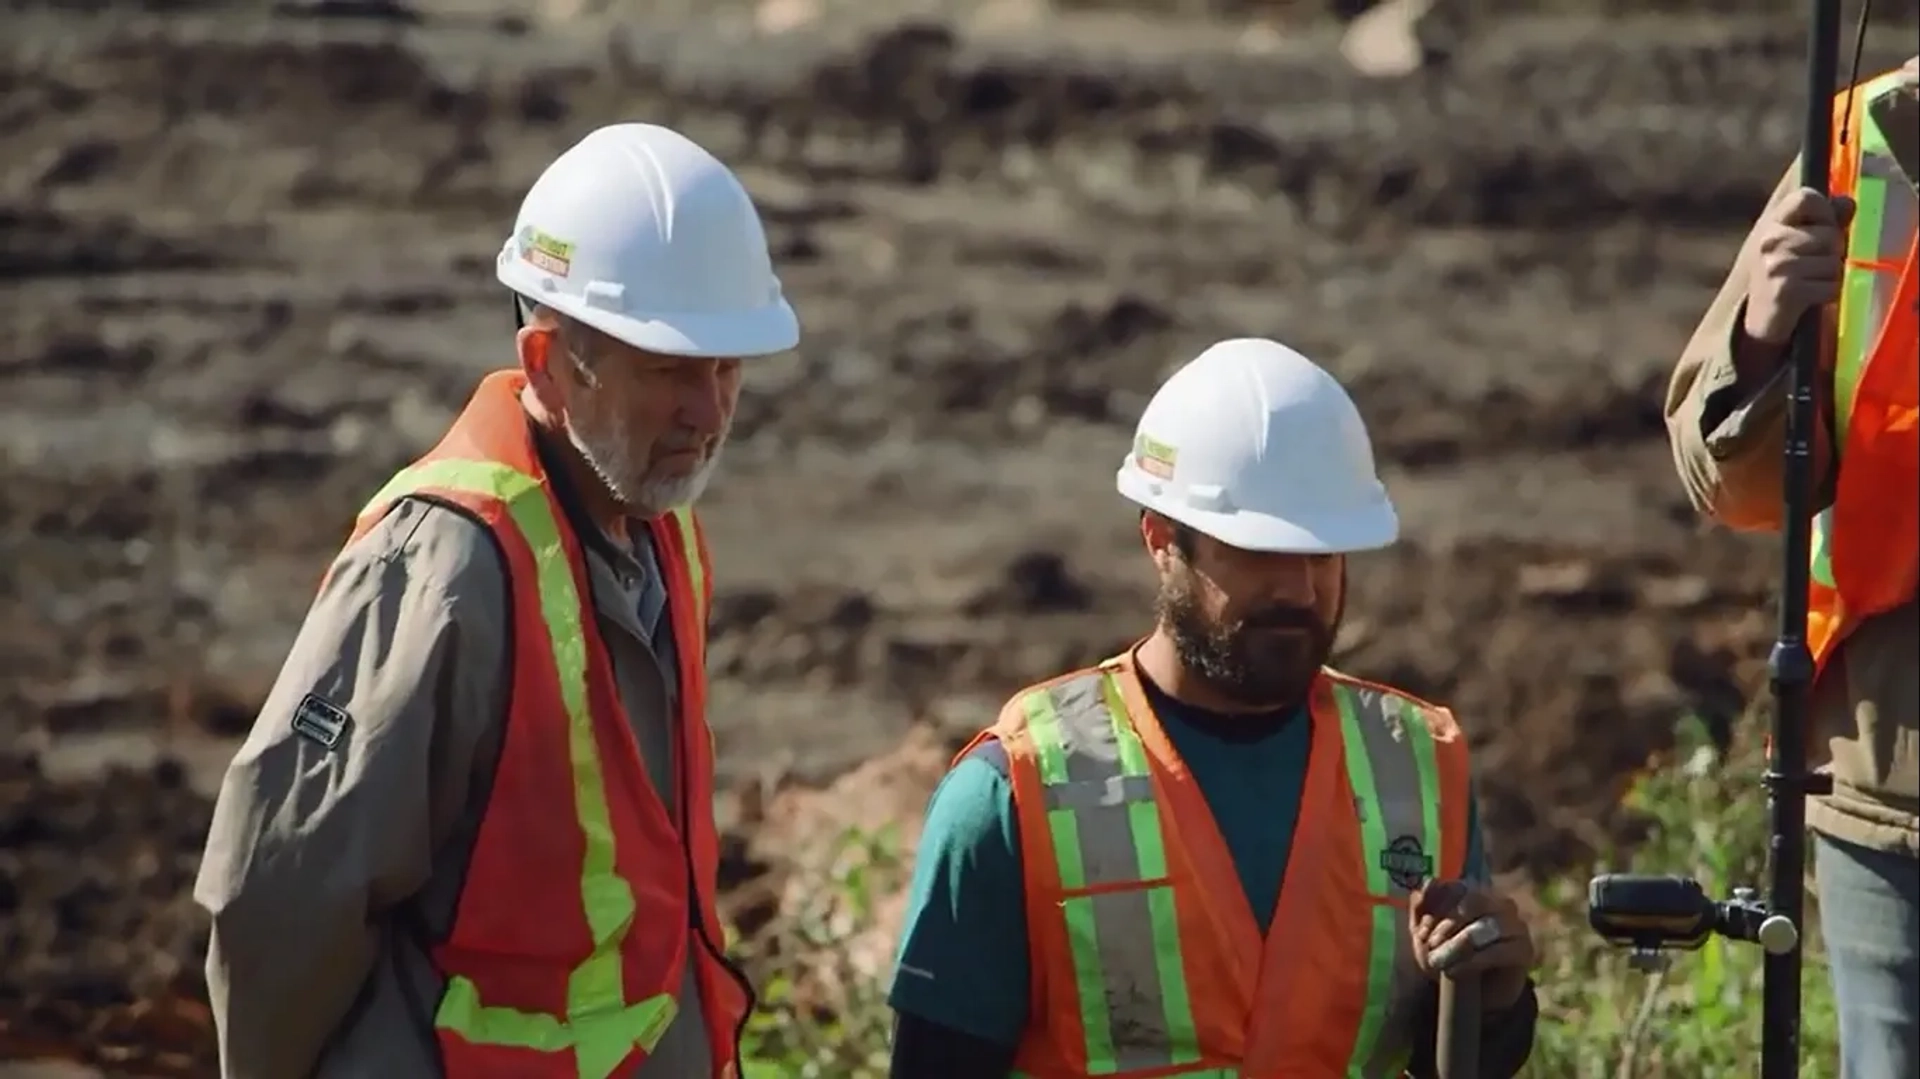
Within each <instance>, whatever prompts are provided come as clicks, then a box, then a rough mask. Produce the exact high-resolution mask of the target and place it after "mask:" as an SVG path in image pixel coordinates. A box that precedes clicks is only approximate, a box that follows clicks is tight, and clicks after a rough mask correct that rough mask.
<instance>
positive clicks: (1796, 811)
mask: <svg viewBox="0 0 1920 1079" xmlns="http://www.w3.org/2000/svg"><path fill="white" fill-rule="evenodd" d="M1812 8H1813V10H1812V14H1811V18H1810V21H1809V26H1808V35H1807V101H1806V106H1807V113H1806V128H1805V132H1804V135H1803V137H1802V139H1801V153H1800V186H1802V187H1807V188H1812V189H1813V190H1815V191H1820V192H1826V191H1827V190H1828V185H1829V183H1830V176H1829V168H1828V166H1829V163H1830V162H1829V155H1830V153H1831V152H1832V145H1833V96H1834V93H1835V91H1836V89H1837V88H1836V87H1835V85H1834V84H1835V82H1836V81H1837V79H1838V70H1839V51H1840V2H1839V0H1812ZM1822 325H1823V322H1822V318H1821V313H1820V312H1819V311H1813V312H1809V313H1808V314H1807V316H1806V317H1804V318H1802V319H1801V320H1800V325H1799V326H1798V327H1796V328H1795V330H1794V334H1793V344H1792V353H1791V355H1792V360H1791V363H1792V371H1791V374H1790V375H1789V378H1790V379H1791V381H1790V383H1789V404H1788V410H1787V437H1786V462H1785V468H1784V473H1785V478H1784V484H1783V486H1784V488H1785V490H1784V495H1785V500H1786V513H1785V521H1784V528H1783V532H1784V540H1785V542H1784V543H1783V544H1782V546H1783V547H1784V551H1783V552H1782V563H1783V564H1782V572H1781V596H1780V631H1779V634H1778V635H1777V636H1776V637H1775V639H1774V644H1773V652H1772V654H1771V655H1770V656H1768V659H1767V666H1768V673H1769V675H1770V676H1771V680H1772V685H1773V698H1774V711H1773V747H1772V751H1771V753H1770V755H1769V759H1768V761H1767V776H1766V783H1767V790H1768V794H1769V809H1770V811H1771V815H1772V826H1773V835H1772V850H1771V851H1770V852H1769V855H1770V857H1769V858H1768V869H1769V878H1768V889H1767V906H1768V908H1769V910H1770V912H1771V913H1773V914H1777V915H1782V916H1784V917H1786V918H1788V919H1790V920H1792V922H1793V924H1794V927H1795V928H1796V929H1800V930H1801V933H1800V937H1801V940H1802V941H1804V940H1805V939H1806V933H1805V930H1804V927H1803V926H1802V924H1801V923H1802V918H1803V916H1804V913H1805V898H1806V896H1805V891H1804V881H1805V878H1806V866H1807V838H1806V824H1807V806H1806V797H1807V794H1808V791H1809V789H1810V786H1811V784H1810V781H1809V776H1808V775H1807V730H1806V723H1807V693H1808V690H1809V689H1810V688H1811V685H1812V682H1813V653H1812V652H1811V650H1810V649H1808V647H1807V575H1808V556H1809V554H1810V551H1811V546H1812V515H1813V505H1812V503H1813V483H1814V477H1813V432H1814V422H1815V413H1814V383H1815V379H1816V378H1817V377H1818V374H1819V370H1820V359H1821V352H1822V345H1823V342H1822V336H1823V335H1822ZM1800 971H1801V949H1800V946H1796V947H1794V948H1792V949H1789V950H1788V951H1786V952H1785V953H1784V954H1779V955H1774V954H1771V953H1769V954H1768V956H1767V958H1766V967H1765V988H1764V989H1763V991H1762V1010H1763V1014H1764V1016H1765V1022H1766V1027H1765V1032H1764V1035H1763V1048H1762V1055H1761V1065H1760V1075H1761V1079H1799V1075H1800Z"/></svg>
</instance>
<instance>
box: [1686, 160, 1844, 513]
mask: <svg viewBox="0 0 1920 1079" xmlns="http://www.w3.org/2000/svg"><path fill="white" fill-rule="evenodd" d="M1798 186H1799V162H1798V160H1796V161H1795V163H1794V164H1793V165H1792V166H1791V167H1789V168H1788V170H1787V172H1786V175H1784V176H1782V177H1781V178H1780V182H1779V184H1777V185H1776V186H1775V188H1774V191H1773V195H1772V197H1771V198H1769V199H1768V200H1767V204H1768V206H1769V207H1771V206H1772V205H1774V204H1775V203H1777V202H1779V201H1780V200H1781V199H1783V198H1785V197H1786V196H1787V194H1788V193H1789V192H1791V191H1793V190H1794V189H1795V188H1796V187H1798ZM1758 257H1759V254H1758V252H1757V251H1756V249H1755V239H1754V235H1753V234H1752V233H1749V234H1748V235H1747V238H1746V240H1745V241H1743V242H1742V243H1741V245H1740V253H1739V255H1738V256H1737V257H1736V258H1735V259H1734V263H1733V269H1732V270H1731V271H1729V272H1728V274H1727V279H1726V281H1725V282H1724V283H1723V284H1722V285H1721V286H1720V292H1719V294H1718V295H1716V296H1715V297H1714V298H1713V303H1712V304H1711V305H1709V306H1708V308H1707V313H1706V316H1705V317H1704V318H1702V319H1701V320H1700V325H1699V326H1698V327H1697V328H1695V330H1694V331H1693V339H1692V340H1690V341H1688V342H1687V347H1686V351H1685V352H1683V353H1682V354H1681V357H1680V363H1679V364H1678V366H1676V367H1675V368H1674V372H1673V377H1672V379H1671V380H1670V381H1669V382H1668V384H1667V404H1666V416H1667V436H1668V441H1669V442H1670V443H1671V444H1672V446H1673V457H1674V464H1675V466H1676V468H1677V469H1678V471H1679V473H1680V481H1681V483H1682V484H1683V485H1685V487H1686V490H1687V498H1688V499H1689V500H1690V501H1691V502H1692V503H1693V506H1694V508H1695V509H1697V510H1699V511H1700V512H1701V513H1703V514H1706V515H1708V516H1710V517H1712V518H1713V519H1714V520H1716V521H1719V522H1720V523H1721V524H1724V525H1726V526H1727V527H1729V528H1736V529H1740V530H1741V531H1752V532H1772V531H1777V530H1778V529H1779V528H1780V525H1781V521H1782V517H1783V513H1782V509H1783V507H1782V501H1781V484H1782V482H1783V476H1782V466H1783V455H1784V453H1785V449H1786V444H1785V442H1786V420H1787V369H1786V368H1785V367H1784V366H1783V367H1782V368H1781V369H1780V370H1779V371H1778V372H1776V373H1775V374H1774V375H1773V376H1772V377H1769V378H1767V379H1765V380H1764V381H1762V382H1760V383H1758V384H1757V385H1743V384H1742V383H1741V380H1740V377H1739V372H1738V371H1737V370H1736V369H1735V367H1734V350H1735V348H1736V347H1737V344H1738V341H1739V339H1740V334H1741V332H1742V331H1741V322H1742V320H1743V319H1744V318H1745V315H1746V287H1747V279H1748V277H1749V276H1750V275H1751V273H1752V269H1753V264H1754V260H1755V259H1756V258H1758ZM1826 444H1827V438H1826V432H1825V421H1824V416H1823V417H1822V421H1821V425H1820V429H1819V430H1817V431H1816V433H1815V438H1814V467H1815V477H1816V488H1818V489H1824V488H1825V487H1826V486H1827V482H1826V481H1827V479H1828V477H1827V476H1826V475H1825V473H1826V461H1827V459H1828V454H1827V450H1826ZM1816 493H1818V492H1816Z"/></svg>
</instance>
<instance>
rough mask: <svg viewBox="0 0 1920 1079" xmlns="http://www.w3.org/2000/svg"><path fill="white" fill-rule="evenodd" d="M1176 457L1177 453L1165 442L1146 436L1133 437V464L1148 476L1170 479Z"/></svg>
mask: <svg viewBox="0 0 1920 1079" xmlns="http://www.w3.org/2000/svg"><path fill="white" fill-rule="evenodd" d="M1178 456H1179V453H1178V451H1176V450H1175V449H1174V448H1173V447H1172V446H1169V445H1167V444H1166V443H1165V442H1161V441H1159V440H1158V439H1155V438H1152V437H1149V436H1147V435H1136V436H1134V439H1133V463H1134V464H1135V465H1137V466H1139V468H1140V471H1142V472H1145V473H1146V474H1147V475H1149V476H1158V477H1159V478H1161V479H1163V480H1170V479H1172V478H1173V462H1174V460H1175V458H1177V457H1178Z"/></svg>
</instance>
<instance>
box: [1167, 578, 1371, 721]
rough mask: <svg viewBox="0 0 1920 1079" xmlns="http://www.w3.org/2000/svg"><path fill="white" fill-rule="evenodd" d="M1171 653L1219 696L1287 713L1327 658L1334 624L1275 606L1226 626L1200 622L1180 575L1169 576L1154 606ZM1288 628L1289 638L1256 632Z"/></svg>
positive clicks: (1299, 701) (1202, 619) (1203, 618)
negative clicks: (1171, 647)
mask: <svg viewBox="0 0 1920 1079" xmlns="http://www.w3.org/2000/svg"><path fill="white" fill-rule="evenodd" d="M1154 607H1155V614H1156V615H1158V617H1159V620H1160V625H1161V626H1162V627H1164V628H1165V630H1166V633H1167V637H1168V639H1169V640H1171V641H1172V642H1173V648H1174V654H1175V655H1176V656H1178V657H1179V659H1180V663H1181V665H1182V666H1183V667H1185V668H1186V669H1187V670H1188V671H1190V672H1192V673H1193V674H1196V675H1198V676H1199V677H1200V678H1201V679H1202V680H1204V681H1205V682H1206V683H1207V684H1208V685H1209V686H1211V687H1213V689H1214V690H1215V691H1216V692H1218V693H1219V694H1220V695H1221V696H1223V697H1226V698H1227V699H1229V700H1231V701H1234V702H1235V703H1238V704H1242V705H1246V706H1248V707H1253V708H1273V709H1280V708H1289V707H1293V706H1296V705H1299V704H1302V703H1304V702H1305V701H1306V698H1307V693H1308V691H1309V690H1310V689H1311V688H1312V686H1313V680H1314V679H1315V678H1316V677H1318V676H1319V673H1320V668H1321V667H1322V666H1324V665H1325V664H1326V662H1327V658H1328V657H1329V656H1331V655H1332V654H1333V639H1334V634H1335V631H1336V630H1337V629H1338V619H1336V620H1335V624H1334V625H1332V626H1328V625H1326V624H1324V623H1322V622H1321V621H1320V620H1319V619H1318V618H1317V617H1315V615H1314V614H1313V612H1312V611H1308V610H1302V609H1300V608H1275V609H1271V610H1267V611H1263V612H1261V613H1260V614H1258V615H1254V616H1250V617H1248V618H1243V619H1236V620H1234V621H1232V622H1227V623H1216V622H1210V621H1208V620H1207V617H1206V615H1205V614H1203V613H1202V612H1201V610H1200V604H1199V601H1198V599H1197V598H1196V597H1195V596H1194V594H1193V588H1192V584H1191V580H1190V578H1189V577H1188V576H1187V575H1186V573H1178V574H1175V575H1174V577H1173V578H1172V579H1171V580H1169V581H1168V582H1167V583H1166V584H1165V585H1164V586H1163V587H1162V588H1161V589H1160V596H1159V599H1158V600H1157V601H1156V602H1155V604H1154ZM1278 629H1285V630H1296V631H1298V632H1293V633H1273V632H1264V631H1268V630H1278Z"/></svg>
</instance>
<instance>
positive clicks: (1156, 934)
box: [1020, 670, 1441, 1079]
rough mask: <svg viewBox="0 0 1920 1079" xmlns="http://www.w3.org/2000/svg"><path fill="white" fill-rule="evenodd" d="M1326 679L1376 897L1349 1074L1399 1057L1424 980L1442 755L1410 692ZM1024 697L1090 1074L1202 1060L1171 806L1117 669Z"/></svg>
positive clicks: (1374, 1070) (1198, 1073) (1202, 1078)
mask: <svg viewBox="0 0 1920 1079" xmlns="http://www.w3.org/2000/svg"><path fill="white" fill-rule="evenodd" d="M1333 692H1334V699H1335V701H1336V703H1337V705H1338V709H1339V717H1340V718H1339V722H1340V729H1341V737H1342V742H1343V745H1344V749H1345V757H1346V765H1347V775H1348V779H1349V781H1350V784H1351V786H1352V789H1353V791H1354V810H1355V813H1356V814H1357V815H1358V816H1359V818H1360V821H1361V829H1360V830H1361V836H1362V839H1363V843H1362V849H1361V850H1360V851H1358V852H1356V856H1358V857H1360V858H1361V859H1362V861H1363V864H1364V866H1365V869H1366V875H1367V881H1368V888H1369V891H1370V893H1371V894H1372V895H1373V896H1374V897H1375V898H1377V899H1379V900H1381V902H1380V903H1379V904H1378V905H1376V906H1375V908H1374V920H1373V927H1372V934H1371V939H1370V949H1369V953H1370V954H1369V959H1368V968H1367V975H1368V977H1367V989H1368V1000H1367V1007H1366V1012H1365V1015H1364V1018H1363V1019H1362V1023H1361V1028H1360V1032H1359V1037H1358V1038H1357V1039H1356V1044H1355V1046H1354V1048H1353V1052H1352V1055H1351V1063H1350V1064H1349V1065H1348V1068H1347V1073H1346V1074H1347V1075H1348V1076H1349V1077H1352V1079H1376V1077H1379V1079H1387V1077H1391V1076H1397V1075H1398V1074H1399V1073H1400V1071H1401V1070H1402V1069H1403V1068H1404V1066H1405V1063H1406V1060H1407V1058H1408V1056H1409V1053H1410V1040H1411V1034H1412V1031H1411V1027H1412V1022H1413V1015H1414V1011H1413V1008H1414V1005H1415V1004H1416V1002H1417V1001H1418V1000H1419V998H1420V996H1421V994H1422V993H1423V991H1424V988H1425V986H1426V984H1427V983H1426V980H1425V978H1424V977H1423V976H1422V975H1421V974H1420V973H1419V971H1418V970H1417V969H1416V968H1415V967H1414V966H1413V957H1412V951H1411V948H1410V947H1409V946H1408V936H1407V925H1406V916H1405V913H1404V903H1405V900H1406V898H1407V894H1408V892H1409V891H1410V889H1411V888H1412V887H1416V886H1418V884H1419V883H1420V881H1421V880H1423V879H1425V878H1426V877H1429V876H1432V875H1434V874H1435V873H1437V872H1438V871H1439V867H1438V866H1437V864H1436V858H1437V855H1438V852H1439V851H1440V849H1441V846H1440V813H1439V797H1440V792H1439V778H1438V767H1437V765H1436V763H1435V747H1434V743H1433V737H1432V734H1431V732H1429V730H1428V729H1427V726H1426V723H1425V721H1424V719H1423V718H1422V717H1421V715H1420V714H1419V712H1418V711H1417V709H1416V708H1415V706H1414V705H1413V704H1412V703H1411V702H1408V701H1406V700H1405V699H1403V698H1400V697H1397V696H1392V695H1389V694H1384V693H1382V692H1380V691H1378V690H1373V689H1368V688H1363V687H1357V686H1352V685H1349V684H1347V683H1344V682H1339V681H1336V682H1335V683H1334V689H1333ZM1020 707H1021V709H1022V711H1023V712H1024V713H1025V715H1026V719H1027V731H1028V735H1029V737H1030V738H1031V740H1032V742H1033V746H1034V754H1035V760H1036V764H1037V767H1038V770H1039V772H1040V780H1041V784H1042V789H1043V792H1044V800H1045V805H1046V811H1047V821H1048V832H1049V835H1050V836H1051V838H1052V841H1053V843H1052V845H1053V851H1054V858H1055V862H1056V864H1057V866H1058V868H1059V874H1060V881H1061V885H1062V888H1063V890H1064V893H1065V896H1066V898H1065V899H1064V900H1063V902H1062V903H1061V917H1062V918H1063V919H1064V920H1065V922H1066V930H1067V932H1066V936H1067V939H1068V941H1069V945H1070V947H1071V949H1072V952H1073V962H1074V982H1075V986H1076V989H1077V993H1078V999H1079V1010H1080V1016H1081V1022H1082V1026H1083V1028H1084V1029H1085V1031H1086V1043H1087V1044H1086V1057H1087V1060H1088V1074H1090V1075H1113V1074H1120V1073H1127V1072H1132V1071H1137V1070H1147V1069H1164V1068H1171V1067H1178V1066H1180V1065H1182V1064H1189V1063H1194V1064H1197V1062H1198V1061H1199V1060H1200V1059H1201V1054H1200V1046H1199V1044H1198V1039H1197V1034H1196V1032H1195V1023H1194V1017H1193V1011H1192V997H1191V994H1190V992H1189V989H1188V985H1187V981H1186V965H1185V962H1184V960H1183V959H1182V956H1181V941H1180V939H1179V923H1178V919H1177V917H1176V916H1175V907H1174V903H1175V896H1174V892H1173V888H1172V887H1171V885H1170V884H1168V883H1167V881H1166V873H1167V866H1166V843H1167V837H1166V836H1165V835H1164V834H1163V830H1162V829H1163V820H1165V819H1167V818H1163V817H1162V815H1161V813H1160V807H1159V804H1158V802H1157V800H1156V799H1155V796H1154V789H1153V783H1152V780H1151V778H1150V773H1149V770H1148V767H1147V758H1146V749H1145V747H1144V746H1143V745H1142V744H1141V742H1140V739H1139V736H1138V735H1137V734H1135V733H1134V730H1133V724H1132V722H1131V721H1130V720H1129V718H1128V716H1127V711H1126V704H1125V701H1124V698H1123V697H1122V695H1121V691H1120V685H1119V681H1118V678H1117V676H1116V675H1115V674H1114V673H1113V671H1111V670H1101V671H1095V672H1090V673H1088V674H1085V675H1082V676H1079V677H1075V678H1071V679H1068V680H1066V681H1063V682H1060V683H1057V684H1055V685H1053V686H1051V687H1049V688H1047V689H1044V690H1035V691H1033V692H1031V693H1029V694H1027V695H1026V696H1025V697H1023V698H1021V700H1020ZM1101 889H1105V890H1101ZM1089 891H1091V892H1092V894H1088V893H1089ZM1395 901H1398V902H1400V903H1401V904H1402V905H1401V906H1394V905H1392V904H1393V902H1395ZM1174 1074H1178V1075H1180V1076H1183V1077H1189V1076H1190V1077H1193V1079H1215V1077H1218V1079H1228V1077H1231V1076H1234V1075H1237V1074H1238V1073H1237V1071H1235V1070H1233V1069H1218V1068H1197V1067H1196V1068H1194V1069H1192V1070H1190V1071H1183V1072H1178V1073H1174Z"/></svg>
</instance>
